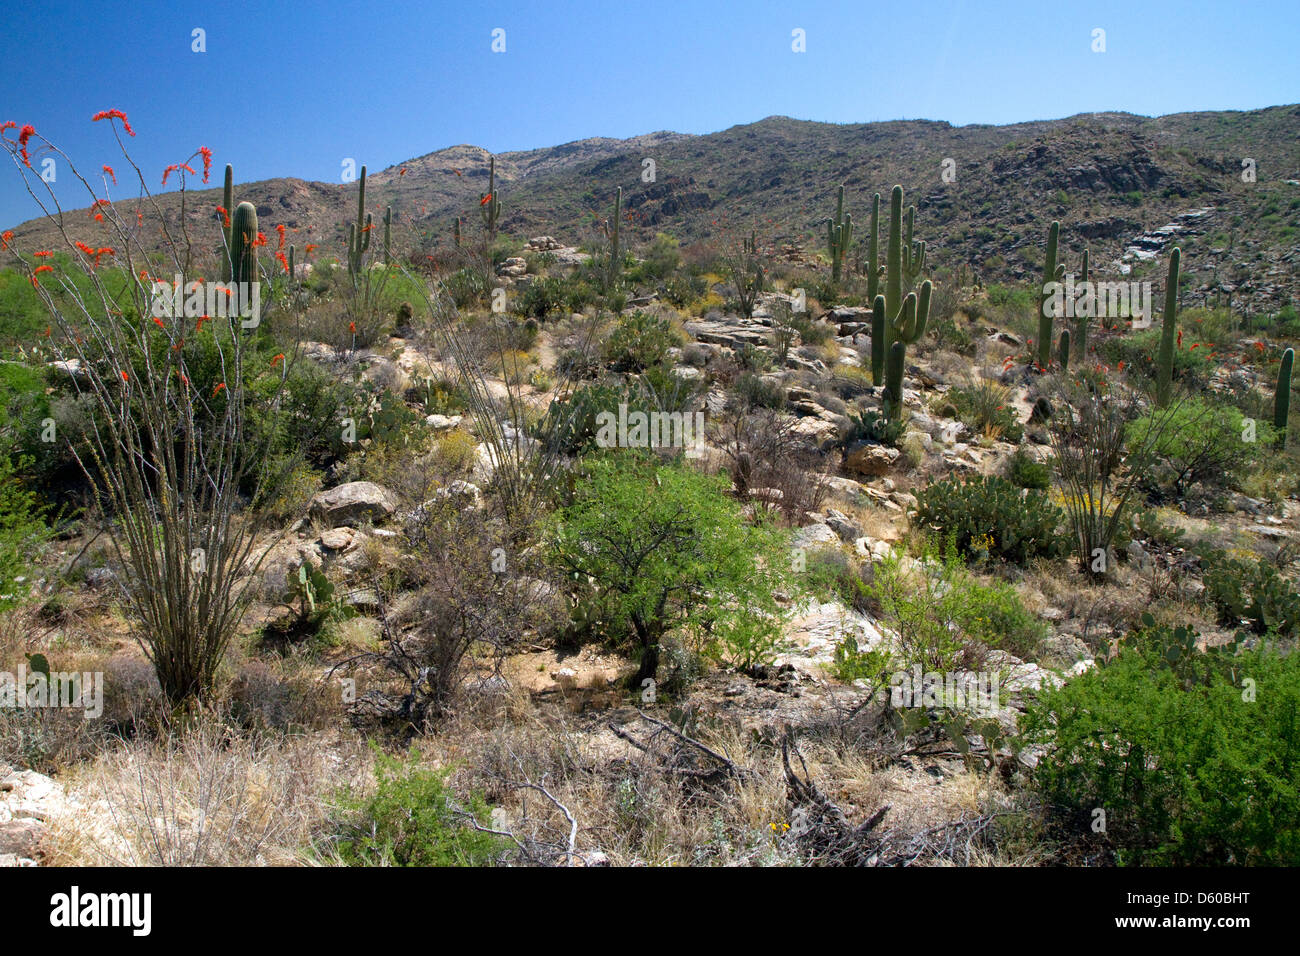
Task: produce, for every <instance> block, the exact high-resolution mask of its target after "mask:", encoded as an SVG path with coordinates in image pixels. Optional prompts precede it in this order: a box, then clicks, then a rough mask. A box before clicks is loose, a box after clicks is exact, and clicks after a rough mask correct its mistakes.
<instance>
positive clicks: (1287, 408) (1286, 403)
mask: <svg viewBox="0 0 1300 956" xmlns="http://www.w3.org/2000/svg"><path fill="white" fill-rule="evenodd" d="M1294 362H1295V349H1287V350H1286V351H1285V352H1283V353H1282V367H1281V368H1280V369H1278V372H1277V389H1276V391H1274V392H1273V427H1274V428H1275V429H1277V442H1278V444H1279V445H1285V444H1286V420H1287V417H1288V416H1289V415H1290V413H1291V366H1292V364H1293V363H1294Z"/></svg>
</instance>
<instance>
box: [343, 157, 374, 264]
mask: <svg viewBox="0 0 1300 956" xmlns="http://www.w3.org/2000/svg"><path fill="white" fill-rule="evenodd" d="M360 183H361V186H360V189H359V190H358V192H357V218H356V221H355V222H350V223H348V274H349V275H350V276H352V279H353V281H356V278H357V276H359V275H360V274H361V256H362V254H363V253H364V252H365V251H366V250H367V249H369V248H370V227H371V224H372V221H371V216H370V213H368V212H366V167H364V166H362V167H361V179H360Z"/></svg>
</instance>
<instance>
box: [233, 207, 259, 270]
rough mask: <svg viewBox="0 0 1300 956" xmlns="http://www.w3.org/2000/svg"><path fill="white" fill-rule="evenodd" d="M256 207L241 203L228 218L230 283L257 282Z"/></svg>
mask: <svg viewBox="0 0 1300 956" xmlns="http://www.w3.org/2000/svg"><path fill="white" fill-rule="evenodd" d="M256 244H257V207H256V206H254V205H253V204H252V203H251V202H241V203H240V204H239V205H238V206H237V207H235V212H234V215H232V216H231V217H230V281H231V282H233V283H235V284H236V285H238V283H240V282H249V283H252V282H256V281H257V245H256Z"/></svg>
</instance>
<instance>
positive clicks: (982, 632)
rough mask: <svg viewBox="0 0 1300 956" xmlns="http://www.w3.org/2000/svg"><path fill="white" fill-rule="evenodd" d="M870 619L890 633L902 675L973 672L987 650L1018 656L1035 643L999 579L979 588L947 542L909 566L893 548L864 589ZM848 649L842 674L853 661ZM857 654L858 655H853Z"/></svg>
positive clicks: (1031, 626)
mask: <svg viewBox="0 0 1300 956" xmlns="http://www.w3.org/2000/svg"><path fill="white" fill-rule="evenodd" d="M866 594H867V596H868V597H869V599H870V601H871V603H872V605H873V608H874V610H875V613H876V617H877V619H878V620H880V621H881V622H882V623H883V624H884V625H885V626H886V627H888V628H889V629H890V630H891V631H893V632H894V633H895V634H896V635H897V636H898V641H897V644H896V653H895V654H894V655H893V659H892V660H891V662H890V663H891V664H893V665H894V666H895V667H896V668H899V669H903V670H906V669H908V668H911V667H913V666H914V665H918V664H919V665H920V666H921V667H922V668H924V669H926V670H939V671H954V670H960V669H969V668H974V667H978V666H979V665H981V664H982V663H983V661H984V658H985V655H986V654H987V652H988V650H989V649H991V648H1003V649H1005V650H1008V651H1011V652H1012V653H1014V654H1018V655H1023V654H1025V653H1027V652H1028V650H1029V649H1031V648H1032V647H1034V646H1036V645H1037V643H1038V641H1039V640H1041V639H1042V636H1043V629H1042V627H1041V625H1040V624H1039V623H1038V622H1037V621H1035V620H1034V618H1033V616H1032V615H1031V614H1030V613H1029V612H1028V611H1027V610H1026V609H1025V607H1024V606H1023V605H1022V604H1021V602H1020V599H1019V597H1018V596H1017V595H1016V592H1015V589H1014V588H1013V587H1012V586H1011V585H1009V584H1007V583H1005V582H994V583H992V584H984V583H982V582H981V581H980V580H979V579H978V578H976V577H975V576H974V575H973V574H972V573H971V572H970V571H968V570H967V569H966V567H965V566H964V565H963V564H962V561H961V558H960V556H959V555H958V554H957V551H956V548H955V547H954V545H953V543H952V542H951V541H949V542H948V543H947V544H946V545H945V547H944V549H943V550H940V549H939V548H938V547H937V546H930V547H927V548H926V550H925V552H924V553H923V554H922V556H921V558H920V560H918V561H915V562H912V561H910V560H908V558H907V556H906V555H905V554H904V553H903V551H902V550H901V549H897V550H895V551H893V552H891V553H890V554H889V555H888V556H887V557H885V558H884V559H882V560H880V561H878V562H876V564H875V565H874V576H873V580H872V582H871V584H870V585H868V586H867V588H866ZM851 650H852V649H851V648H850V649H846V651H844V652H842V653H841V655H840V657H842V658H843V662H844V667H845V668H846V672H847V671H848V670H851V669H852V668H853V667H854V666H856V664H857V663H869V664H870V666H875V663H878V662H879V661H880V660H881V659H882V658H881V657H880V655H878V654H877V655H876V658H877V660H876V661H875V662H870V661H856V662H855V658H854V657H853V654H852V653H850V651H851ZM859 653H862V652H859Z"/></svg>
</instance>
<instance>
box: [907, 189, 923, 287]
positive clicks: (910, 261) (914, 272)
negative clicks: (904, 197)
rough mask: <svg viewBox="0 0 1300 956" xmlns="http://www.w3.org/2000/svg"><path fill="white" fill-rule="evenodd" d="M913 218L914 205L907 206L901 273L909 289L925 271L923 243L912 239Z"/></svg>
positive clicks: (914, 216)
mask: <svg viewBox="0 0 1300 956" xmlns="http://www.w3.org/2000/svg"><path fill="white" fill-rule="evenodd" d="M915 219H916V207H915V206H908V207H907V217H906V219H905V220H904V230H905V231H904V235H903V275H904V277H905V278H906V280H907V288H908V289H909V290H910V289H911V288H912V287H913V286H914V285H916V280H917V279H919V278H921V273H922V272H924V271H925V243H924V242H923V241H920V242H913V241H912V223H913V220H915Z"/></svg>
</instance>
